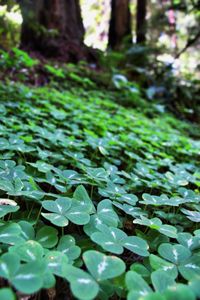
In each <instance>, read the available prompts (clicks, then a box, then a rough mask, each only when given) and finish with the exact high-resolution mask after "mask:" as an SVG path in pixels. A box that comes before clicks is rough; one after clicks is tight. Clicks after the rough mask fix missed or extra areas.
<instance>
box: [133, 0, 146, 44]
mask: <svg viewBox="0 0 200 300" xmlns="http://www.w3.org/2000/svg"><path fill="white" fill-rule="evenodd" d="M146 14H147V0H137V20H136V43H137V44H141V43H143V44H144V43H145V42H146Z"/></svg>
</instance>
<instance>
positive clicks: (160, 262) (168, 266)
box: [149, 254, 178, 279]
mask: <svg viewBox="0 0 200 300" xmlns="http://www.w3.org/2000/svg"><path fill="white" fill-rule="evenodd" d="M149 260H150V264H151V267H152V268H153V269H154V270H163V271H165V272H166V274H168V275H169V276H171V277H172V278H174V279H175V278H176V277H177V276H178V271H177V267H176V266H175V265H174V264H173V263H170V262H168V261H166V260H164V259H162V258H160V257H159V256H156V255H154V254H151V255H150V256H149Z"/></svg>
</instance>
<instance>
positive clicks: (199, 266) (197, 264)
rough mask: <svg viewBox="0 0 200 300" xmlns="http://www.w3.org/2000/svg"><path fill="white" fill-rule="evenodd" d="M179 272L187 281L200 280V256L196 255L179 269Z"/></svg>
mask: <svg viewBox="0 0 200 300" xmlns="http://www.w3.org/2000/svg"><path fill="white" fill-rule="evenodd" d="M178 269H179V272H180V273H181V275H182V276H183V278H185V279H186V280H193V279H194V280H195V279H199V280H200V255H199V254H197V255H194V256H192V257H190V258H189V259H187V260H184V261H183V263H182V264H181V265H180V266H179V267H178Z"/></svg>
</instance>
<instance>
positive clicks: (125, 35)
mask: <svg viewBox="0 0 200 300" xmlns="http://www.w3.org/2000/svg"><path fill="white" fill-rule="evenodd" d="M199 24H200V1H199V0H196V1H195V0H193V1H190V0H184V1H179V0H159V1H154V0H138V1H136V0H135V1H130V0H112V1H105V0H101V1H98V2H97V1H93V0H91V1H86V0H81V1H78V0H70V1H64V0H59V1H56V0H54V1H53V0H48V1H44V0H43V1H39V0H36V1H31V0H18V1H13V0H7V1H6V0H2V1H1V3H0V25H1V27H0V47H1V49H2V50H1V51H2V54H3V53H4V55H5V53H7V51H11V52H12V49H13V48H18V47H19V48H21V49H22V50H24V51H27V52H28V53H29V54H30V55H31V56H32V57H33V58H36V59H39V61H44V60H45V59H48V60H50V61H52V64H53V65H54V66H55V62H56V64H57V63H59V62H60V63H68V62H72V63H75V64H76V63H78V62H80V61H81V62H83V61H85V62H86V63H88V68H89V69H96V70H98V72H100V73H101V72H104V74H105V73H106V74H107V75H108V74H109V75H108V77H109V76H110V80H112V78H113V76H116V75H120V76H121V77H120V76H118V77H116V78H118V79H117V80H118V81H120V82H121V83H120V84H121V85H125V82H128V81H130V82H133V83H135V84H136V85H137V84H139V85H140V86H141V87H142V88H144V90H143V96H144V98H146V99H147V100H148V101H152V100H154V99H159V101H161V105H163V104H164V106H167V108H170V109H171V110H173V111H174V113H176V114H177V115H178V116H180V117H181V118H182V117H183V118H187V119H189V120H191V121H199V117H198V115H199V111H198V108H197V107H198V104H199V102H198V101H199V100H198V93H199V75H200V71H199V69H200V66H199V58H200V52H199V49H200V42H199V38H200V30H199ZM2 77H4V75H2ZM105 77H106V76H105ZM41 84H42V82H41Z"/></svg>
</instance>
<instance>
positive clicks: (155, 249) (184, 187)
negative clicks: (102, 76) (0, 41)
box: [0, 66, 200, 300]
mask: <svg viewBox="0 0 200 300" xmlns="http://www.w3.org/2000/svg"><path fill="white" fill-rule="evenodd" d="M47 69H48V72H50V73H52V72H53V73H55V70H54V69H51V67H50V66H49V67H47ZM60 72H62V70H60ZM11 75H12V74H11ZM53 75H54V76H57V77H58V78H59V80H57V81H56V80H55V78H54V79H51V80H50V81H49V82H48V84H46V85H45V86H44V87H38V86H36V87H34V86H33V85H32V86H30V85H27V84H25V80H24V78H22V79H23V80H21V81H24V83H22V84H20V83H19V82H17V81H16V80H15V82H14V81H11V80H9V81H7V82H6V81H2V83H1V85H0V113H1V120H0V129H1V130H0V154H1V155H0V195H1V199H0V217H1V222H0V243H1V257H0V277H1V280H0V284H1V288H2V289H1V290H0V299H1V300H4V299H6V300H12V299H15V295H16V296H17V298H18V299H23V297H24V295H25V294H26V295H29V296H28V297H27V298H26V299H74V298H75V299H85V300H89V299H126V298H127V299H128V300H136V299H139V300H143V299H145V300H147V299H148V300H151V299H152V300H157V299H159V300H171V299H177V300H179V299H180V300H184V299H187V300H190V299H191V300H193V299H198V298H200V291H199V283H200V229H199V222H200V194H199V187H200V169H199V164H198V161H199V154H200V153H199V148H200V141H199V140H198V139H197V137H198V132H197V127H195V126H194V125H192V124H188V123H186V122H182V121H180V120H177V119H175V118H174V117H173V116H171V115H170V114H167V113H165V112H162V111H159V109H158V107H157V106H153V105H151V107H149V108H147V106H145V105H144V102H143V100H142V99H141V97H140V95H139V94H137V99H139V100H138V101H139V102H138V103H140V105H139V107H138V108H137V107H136V108H135V109H133V108H131V107H130V106H129V107H128V108H125V107H123V106H122V105H120V104H123V101H127V99H129V98H130V97H131V95H130V94H127V92H126V93H125V94H124V93H122V92H120V91H112V90H107V89H105V88H103V86H101V88H98V84H97V83H93V82H92V81H90V80H89V79H88V80H85V81H84V79H82V80H81V78H80V77H77V75H73V73H71V75H70V76H71V77H70V80H69V78H68V80H67V81H66V78H65V75H64V74H62V73H59V74H53ZM2 79H3V78H2ZM25 79H26V78H25ZM120 97H121V99H120ZM131 99H132V98H131ZM134 99H136V98H134ZM129 100H130V99H129ZM130 101H132V100H130ZM134 101H136V100H134ZM195 132H196V133H195Z"/></svg>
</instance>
